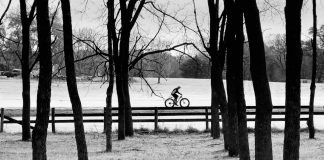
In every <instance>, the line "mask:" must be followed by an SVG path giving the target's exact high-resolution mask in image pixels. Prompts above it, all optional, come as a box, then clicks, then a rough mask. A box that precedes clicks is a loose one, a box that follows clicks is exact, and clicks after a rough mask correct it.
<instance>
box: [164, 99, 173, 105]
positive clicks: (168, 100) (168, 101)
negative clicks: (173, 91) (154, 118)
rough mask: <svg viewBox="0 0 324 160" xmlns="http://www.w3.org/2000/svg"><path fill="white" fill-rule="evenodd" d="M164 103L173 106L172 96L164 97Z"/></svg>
mask: <svg viewBox="0 0 324 160" xmlns="http://www.w3.org/2000/svg"><path fill="white" fill-rule="evenodd" d="M164 104H165V107H173V106H174V102H173V99H172V98H168V99H166V100H165V102H164Z"/></svg>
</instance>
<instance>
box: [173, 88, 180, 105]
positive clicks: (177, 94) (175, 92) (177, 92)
mask: <svg viewBox="0 0 324 160" xmlns="http://www.w3.org/2000/svg"><path fill="white" fill-rule="evenodd" d="M180 88H181V87H180V86H178V87H176V88H175V89H173V90H172V92H171V95H172V96H173V97H174V101H175V105H178V104H177V103H178V97H179V95H182V94H181V93H180V92H179V89H180Z"/></svg>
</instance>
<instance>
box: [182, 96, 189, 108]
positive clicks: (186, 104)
mask: <svg viewBox="0 0 324 160" xmlns="http://www.w3.org/2000/svg"><path fill="white" fill-rule="evenodd" d="M189 105H190V101H189V99H188V98H182V99H181V100H180V106H181V107H189Z"/></svg>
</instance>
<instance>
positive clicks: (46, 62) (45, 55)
mask: <svg viewBox="0 0 324 160" xmlns="http://www.w3.org/2000/svg"><path fill="white" fill-rule="evenodd" d="M37 31H38V42H39V66H40V71H39V83H38V91H37V113H36V124H35V128H34V130H33V136H32V148H33V159H34V160H46V159H47V156H46V137H47V127H48V117H49V110H50V101H51V78H52V53H51V27H50V21H49V12H48V0H42V1H37Z"/></svg>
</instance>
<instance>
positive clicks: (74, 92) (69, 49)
mask: <svg viewBox="0 0 324 160" xmlns="http://www.w3.org/2000/svg"><path fill="white" fill-rule="evenodd" d="M61 5H62V15H63V32H64V56H65V66H66V81H67V87H68V91H69V96H70V101H71V104H72V110H73V117H74V128H75V138H76V144H77V149H78V159H79V160H87V159H88V151H87V143H86V139H85V134H84V127H83V115H82V105H81V101H80V97H79V93H78V87H77V83H76V78H75V68H74V54H73V40H72V20H71V9H70V1H69V0H61Z"/></svg>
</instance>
